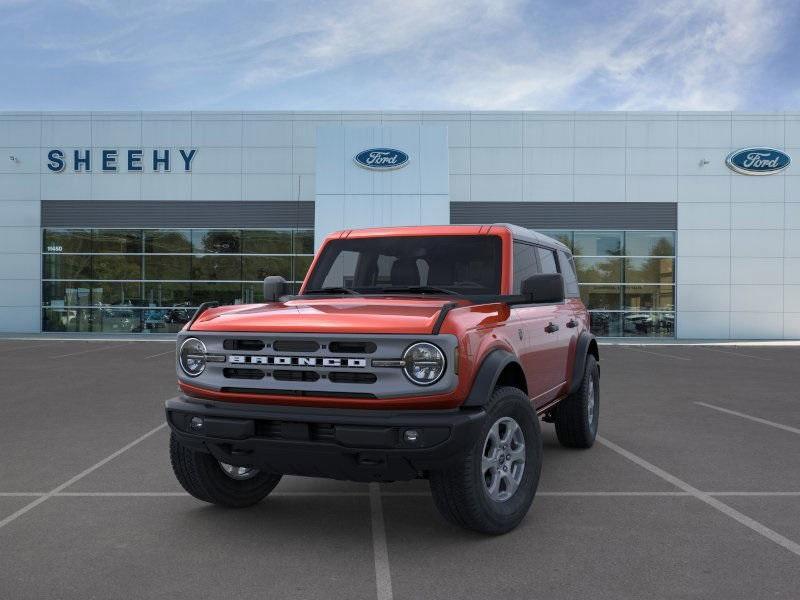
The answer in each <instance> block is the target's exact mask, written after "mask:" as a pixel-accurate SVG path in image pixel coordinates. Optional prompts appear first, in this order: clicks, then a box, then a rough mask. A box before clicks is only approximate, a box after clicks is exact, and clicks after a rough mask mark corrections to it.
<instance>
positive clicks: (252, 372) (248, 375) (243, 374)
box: [222, 368, 264, 379]
mask: <svg viewBox="0 0 800 600" xmlns="http://www.w3.org/2000/svg"><path fill="white" fill-rule="evenodd" d="M222 374H223V375H224V376H225V377H227V378H228V379H264V371H262V370H261V369H232V368H225V369H222Z"/></svg>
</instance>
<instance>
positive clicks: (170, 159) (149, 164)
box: [47, 148, 197, 173]
mask: <svg viewBox="0 0 800 600" xmlns="http://www.w3.org/2000/svg"><path fill="white" fill-rule="evenodd" d="M196 154H197V148H163V149H154V150H148V151H147V152H145V151H144V150H142V149H140V148H132V149H129V150H116V149H109V150H90V149H81V150H70V151H65V150H62V149H60V148H53V149H52V150H50V151H49V152H48V153H47V168H48V170H50V171H52V172H53V173H61V172H63V171H66V170H69V171H72V172H74V173H81V172H86V173H91V172H92V171H98V172H101V173H116V172H118V171H126V172H129V173H142V172H145V171H146V172H149V173H169V172H170V171H178V172H189V171H191V170H192V161H193V160H194V157H195V155H196Z"/></svg>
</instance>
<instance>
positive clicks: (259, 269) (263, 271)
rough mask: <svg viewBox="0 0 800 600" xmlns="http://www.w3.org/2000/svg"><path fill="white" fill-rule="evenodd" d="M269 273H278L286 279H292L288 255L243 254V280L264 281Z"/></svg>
mask: <svg viewBox="0 0 800 600" xmlns="http://www.w3.org/2000/svg"><path fill="white" fill-rule="evenodd" d="M270 275H280V276H281V277H283V278H284V279H285V280H286V281H291V279H292V258H291V257H290V256H245V257H244V266H243V276H242V278H243V279H244V280H245V281H264V278H265V277H269V276H270Z"/></svg>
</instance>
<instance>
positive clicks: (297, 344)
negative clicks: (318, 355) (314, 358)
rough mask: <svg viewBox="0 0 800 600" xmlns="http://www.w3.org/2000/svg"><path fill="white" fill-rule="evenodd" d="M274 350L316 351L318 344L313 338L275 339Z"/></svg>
mask: <svg viewBox="0 0 800 600" xmlns="http://www.w3.org/2000/svg"><path fill="white" fill-rule="evenodd" d="M272 347H273V349H274V350H275V352H316V351H317V350H319V344H318V343H317V342H315V341H313V340H275V342H273V344H272Z"/></svg>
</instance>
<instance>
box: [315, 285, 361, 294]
mask: <svg viewBox="0 0 800 600" xmlns="http://www.w3.org/2000/svg"><path fill="white" fill-rule="evenodd" d="M304 293H305V294H350V295H352V296H360V295H361V294H360V293H358V292H357V291H355V290H351V289H350V288H346V287H339V286H331V287H324V288H320V289H318V290H306V291H305V292H304Z"/></svg>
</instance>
